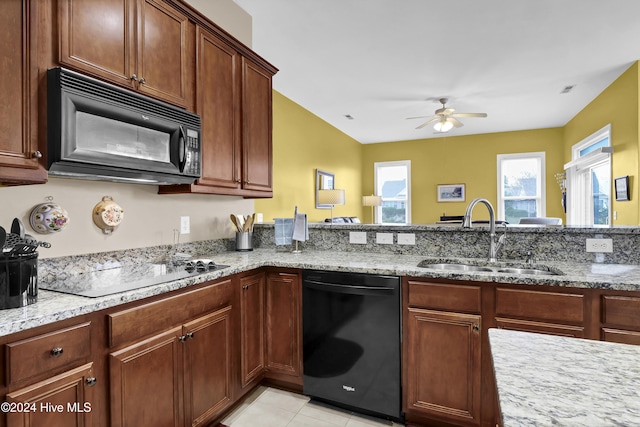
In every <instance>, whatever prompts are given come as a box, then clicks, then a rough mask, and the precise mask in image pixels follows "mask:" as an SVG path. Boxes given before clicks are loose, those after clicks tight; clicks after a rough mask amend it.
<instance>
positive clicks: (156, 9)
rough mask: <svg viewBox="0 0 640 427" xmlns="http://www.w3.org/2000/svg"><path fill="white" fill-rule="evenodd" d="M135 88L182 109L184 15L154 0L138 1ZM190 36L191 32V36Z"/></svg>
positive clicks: (186, 78)
mask: <svg viewBox="0 0 640 427" xmlns="http://www.w3.org/2000/svg"><path fill="white" fill-rule="evenodd" d="M138 2H139V3H138V7H139V10H138V21H137V28H138V44H137V47H138V54H137V61H138V62H137V66H136V67H135V68H136V71H137V77H138V79H139V80H138V89H139V90H140V91H141V92H144V93H145V94H147V95H150V96H154V97H157V98H160V99H163V100H165V101H167V102H171V103H173V104H177V105H181V106H186V104H187V83H188V81H191V82H192V80H190V79H189V72H190V70H193V66H190V65H189V63H188V62H187V61H188V59H189V58H192V55H189V48H190V47H191V46H193V43H189V41H188V40H187V36H188V25H189V20H188V18H187V17H186V16H184V15H182V14H181V13H179V12H178V11H177V10H175V9H173V8H172V7H170V6H169V5H167V4H165V3H162V2H160V1H157V0H138ZM192 36H193V33H192Z"/></svg>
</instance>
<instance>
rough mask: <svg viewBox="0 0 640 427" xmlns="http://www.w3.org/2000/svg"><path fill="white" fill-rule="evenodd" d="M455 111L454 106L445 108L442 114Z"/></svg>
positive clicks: (449, 113) (448, 114)
mask: <svg viewBox="0 0 640 427" xmlns="http://www.w3.org/2000/svg"><path fill="white" fill-rule="evenodd" d="M455 111H456V109H455V108H445V109H444V110H443V111H442V114H444V115H445V116H450V115H451V114H453V113H454V112H455Z"/></svg>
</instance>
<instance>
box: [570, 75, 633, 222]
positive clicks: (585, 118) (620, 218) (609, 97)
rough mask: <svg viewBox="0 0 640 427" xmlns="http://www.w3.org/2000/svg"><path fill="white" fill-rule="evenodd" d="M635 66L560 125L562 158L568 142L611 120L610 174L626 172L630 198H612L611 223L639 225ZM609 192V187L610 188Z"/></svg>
mask: <svg viewBox="0 0 640 427" xmlns="http://www.w3.org/2000/svg"><path fill="white" fill-rule="evenodd" d="M638 81H639V67H638V62H636V63H634V64H633V65H632V66H631V67H629V69H628V70H627V71H625V72H624V73H623V74H622V75H621V76H620V77H618V79H616V80H615V81H614V82H613V83H611V85H609V87H607V88H606V89H605V90H604V91H603V92H602V93H601V94H600V95H598V96H597V97H596V98H595V99H594V100H593V101H592V102H591V103H589V105H587V106H586V107H585V108H584V109H583V110H582V111H581V112H580V113H578V114H577V115H576V116H575V117H574V118H573V119H571V121H569V123H567V125H566V126H565V127H564V144H565V149H564V158H565V162H568V161H570V160H571V146H573V145H574V144H576V143H578V142H580V141H581V140H583V139H584V138H586V137H588V136H589V135H591V134H592V133H594V132H596V131H598V130H599V129H601V128H602V127H604V126H606V125H607V124H609V123H611V143H612V144H613V150H614V151H613V157H612V160H611V165H612V175H613V178H616V177H619V176H624V175H629V181H630V187H631V200H630V201H624V202H616V201H615V197H614V198H612V208H613V210H614V211H616V212H617V213H618V215H617V220H616V219H613V225H639V224H640V218H639V213H638V206H639V205H638V198H639V195H640V191H639V189H638V184H639V180H638V165H639V162H638V156H639V144H640V136H639V132H640V126H639V120H638V115H639V112H640V109H639V106H638V103H639V100H638V99H639V96H638V94H639V84H638ZM612 194H613V191H612Z"/></svg>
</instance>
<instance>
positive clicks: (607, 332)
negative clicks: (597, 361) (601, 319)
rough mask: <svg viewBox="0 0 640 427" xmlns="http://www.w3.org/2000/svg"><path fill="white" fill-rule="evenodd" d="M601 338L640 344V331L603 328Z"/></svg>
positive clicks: (622, 342)
mask: <svg viewBox="0 0 640 427" xmlns="http://www.w3.org/2000/svg"><path fill="white" fill-rule="evenodd" d="M600 338H601V339H602V341H609V342H617V343H621V344H633V345H640V332H636V331H623V330H620V329H610V328H602V335H601V337H600Z"/></svg>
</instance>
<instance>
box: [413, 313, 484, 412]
mask: <svg viewBox="0 0 640 427" xmlns="http://www.w3.org/2000/svg"><path fill="white" fill-rule="evenodd" d="M408 311H409V313H408V324H407V325H405V328H406V329H407V342H406V343H405V346H406V349H407V356H408V358H407V363H408V366H407V367H406V370H407V373H408V375H407V380H406V384H405V393H406V398H405V401H406V408H405V409H406V411H407V412H417V413H418V414H420V415H422V416H426V417H433V418H435V419H437V420H441V421H445V422H452V423H459V422H462V423H466V424H479V422H480V390H481V367H480V362H481V349H482V347H481V346H482V344H481V342H482V341H481V336H480V330H481V327H482V324H481V320H482V319H481V316H479V315H474V314H464V313H450V312H444V311H436V310H426V309H420V308H409V309H408Z"/></svg>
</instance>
